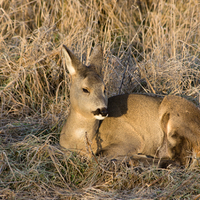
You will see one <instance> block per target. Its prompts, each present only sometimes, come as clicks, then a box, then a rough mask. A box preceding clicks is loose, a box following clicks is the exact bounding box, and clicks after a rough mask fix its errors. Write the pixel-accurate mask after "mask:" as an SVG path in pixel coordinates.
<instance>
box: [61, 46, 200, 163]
mask: <svg viewBox="0 0 200 200" xmlns="http://www.w3.org/2000/svg"><path fill="white" fill-rule="evenodd" d="M62 53H63V57H64V60H65V65H66V67H67V69H68V72H69V75H70V80H71V83H70V84H71V85H70V102H71V106H70V112H69V114H68V117H67V121H66V123H65V124H64V126H63V128H62V130H61V134H60V141H59V142H60V145H61V147H63V148H64V149H68V150H71V151H78V152H79V153H80V154H82V155H88V146H89V148H90V149H91V151H92V153H93V154H94V155H95V156H105V157H107V158H110V159H117V158H120V157H125V156H129V157H131V156H133V157H134V156H136V157H137V155H148V156H151V157H153V158H158V159H169V160H175V161H177V163H179V164H180V165H185V164H186V161H187V160H188V158H189V157H191V156H192V157H193V158H198V157H200V110H199V108H198V107H197V106H195V105H194V104H193V103H192V102H190V101H188V100H186V99H185V98H182V97H180V96H174V95H168V96H165V97H161V96H153V95H148V94H121V95H116V96H112V97H110V98H107V95H106V90H105V84H104V82H103V77H102V76H103V75H102V66H103V50H102V47H101V45H100V44H99V45H96V46H95V47H94V49H93V51H92V53H91V56H90V65H89V66H86V65H84V64H83V63H82V62H81V61H80V60H79V59H78V57H77V56H76V55H75V54H74V53H73V52H72V51H71V50H69V49H68V48H67V47H66V46H65V45H63V47H62Z"/></svg>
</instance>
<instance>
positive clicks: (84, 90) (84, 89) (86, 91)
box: [82, 88, 90, 94]
mask: <svg viewBox="0 0 200 200" xmlns="http://www.w3.org/2000/svg"><path fill="white" fill-rule="evenodd" d="M82 90H83V92H84V93H87V94H89V93H90V92H89V90H88V89H86V88H82Z"/></svg>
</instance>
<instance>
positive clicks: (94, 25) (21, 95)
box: [0, 0, 200, 199]
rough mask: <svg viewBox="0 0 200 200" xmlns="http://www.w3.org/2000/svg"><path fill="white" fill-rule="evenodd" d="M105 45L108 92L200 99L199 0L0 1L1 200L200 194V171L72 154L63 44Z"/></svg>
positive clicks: (85, 48) (83, 48)
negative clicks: (65, 142) (67, 142)
mask: <svg viewBox="0 0 200 200" xmlns="http://www.w3.org/2000/svg"><path fill="white" fill-rule="evenodd" d="M97 42H99V43H101V44H102V46H103V49H104V56H105V60H104V69H103V71H104V80H105V83H106V85H107V90H108V95H109V96H112V95H114V94H120V93H125V92H135V93H137V92H138V93H155V94H159V95H166V94H174V95H180V96H184V97H186V98H187V99H189V100H191V101H193V102H194V103H195V104H196V105H197V106H198V105H199V104H200V2H199V1H198V0H190V1H186V0H178V1H175V0H169V1H167V0H161V1H156V0H155V1H151V0H149V1H148V0H146V1H136V0H135V1H134V0H101V1H100V0H74V1H70V0H49V1H47V0H1V1H0V98H1V99H0V102H1V107H0V198H1V199H68V198H69V199H135V198H138V199H145V198H146V199H199V198H200V167H199V166H195V167H187V168H184V169H177V168H170V169H158V168H157V167H156V166H149V167H144V166H142V164H141V165H140V166H136V167H128V166H126V164H123V163H113V162H109V161H106V160H105V159H100V158H98V162H96V161H95V160H87V159H86V158H83V157H81V156H79V155H74V154H73V153H71V154H69V155H68V156H66V155H64V153H63V151H62V150H60V148H59V145H58V140H59V132H60V130H61V127H62V125H63V123H64V121H65V118H66V116H67V114H68V110H69V105H70V102H69V76H68V73H67V71H66V68H65V66H64V65H63V61H62V55H61V46H62V44H66V45H67V46H68V47H69V48H70V49H72V50H73V51H74V52H75V53H76V55H77V56H78V57H79V58H80V59H82V60H83V62H87V60H88V58H89V55H90V50H91V48H92V47H93V46H94V45H95V43H97Z"/></svg>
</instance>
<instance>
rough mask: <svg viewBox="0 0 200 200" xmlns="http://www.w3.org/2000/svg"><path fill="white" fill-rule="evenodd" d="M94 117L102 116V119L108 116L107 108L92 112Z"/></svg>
mask: <svg viewBox="0 0 200 200" xmlns="http://www.w3.org/2000/svg"><path fill="white" fill-rule="evenodd" d="M92 113H93V114H94V115H102V116H103V117H106V116H107V115H108V110H107V108H101V109H100V108H98V109H96V110H95V111H93V112H92Z"/></svg>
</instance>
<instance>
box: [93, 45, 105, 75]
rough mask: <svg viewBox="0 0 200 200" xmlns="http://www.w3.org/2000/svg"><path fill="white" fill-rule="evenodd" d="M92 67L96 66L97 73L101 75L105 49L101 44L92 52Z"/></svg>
mask: <svg viewBox="0 0 200 200" xmlns="http://www.w3.org/2000/svg"><path fill="white" fill-rule="evenodd" d="M90 67H92V68H94V69H95V70H96V71H97V73H98V74H99V75H101V73H102V67H103V49H102V47H101V45H100V44H97V45H96V46H95V47H94V49H93V51H92V53H91V56H90Z"/></svg>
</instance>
